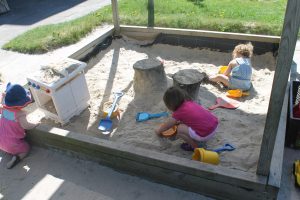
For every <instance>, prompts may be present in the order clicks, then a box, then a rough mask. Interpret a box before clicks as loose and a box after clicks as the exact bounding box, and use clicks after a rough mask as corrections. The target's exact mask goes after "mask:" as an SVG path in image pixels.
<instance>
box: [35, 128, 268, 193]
mask: <svg viewBox="0 0 300 200" xmlns="http://www.w3.org/2000/svg"><path fill="white" fill-rule="evenodd" d="M29 139H30V140H31V141H33V142H34V143H45V144H49V145H52V146H57V147H59V148H66V147H67V146H68V148H70V149H71V150H73V151H78V152H81V151H83V150H84V149H83V148H88V149H86V152H85V153H86V154H89V152H88V151H94V150H95V149H97V151H99V152H102V153H103V154H107V155H110V157H112V158H113V157H119V158H124V159H129V160H130V159H131V160H134V161H136V162H140V163H144V164H147V165H151V166H157V167H161V168H164V169H168V170H172V171H179V172H182V173H184V174H190V175H193V176H198V177H201V178H205V179H211V180H215V181H219V182H224V183H229V184H233V185H237V186H238V187H243V188H249V189H253V190H258V191H262V190H263V188H264V187H265V185H266V183H267V182H266V181H267V177H263V176H259V175H256V174H255V173H247V172H243V171H239V170H233V169H229V168H225V167H222V166H213V165H209V164H205V163H200V162H198V161H192V160H188V159H185V158H180V157H176V156H170V155H167V154H163V153H159V152H154V151H149V150H146V149H142V148H138V147H132V146H129V145H125V144H120V143H116V142H112V141H108V140H104V139H99V138H95V137H92V136H88V135H84V134H79V133H74V132H70V131H67V130H63V129H59V128H54V127H48V126H45V125H40V126H39V127H37V128H36V129H33V130H31V131H29ZM58 142H62V143H63V144H59V143H58ZM75 146H77V147H78V149H77V148H75ZM68 148H67V149H68ZM67 149H66V150H67Z"/></svg>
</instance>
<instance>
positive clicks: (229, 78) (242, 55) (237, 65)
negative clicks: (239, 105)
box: [209, 42, 253, 90]
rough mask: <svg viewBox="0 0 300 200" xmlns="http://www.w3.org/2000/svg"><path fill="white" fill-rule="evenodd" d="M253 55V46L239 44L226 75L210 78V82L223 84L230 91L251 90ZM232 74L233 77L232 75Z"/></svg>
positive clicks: (233, 53)
mask: <svg viewBox="0 0 300 200" xmlns="http://www.w3.org/2000/svg"><path fill="white" fill-rule="evenodd" d="M252 54H253V46H252V44H251V43H250V42H249V43H247V44H239V45H237V46H235V48H234V50H233V52H232V57H233V59H232V60H231V61H230V62H229V64H228V68H227V70H226V71H225V72H224V74H218V75H215V76H211V77H209V80H210V81H213V82H221V83H222V84H224V85H225V86H227V87H229V88H230V89H241V90H249V89H250V87H251V76H252V66H251V61H250V58H251V57H252ZM230 74H231V75H230Z"/></svg>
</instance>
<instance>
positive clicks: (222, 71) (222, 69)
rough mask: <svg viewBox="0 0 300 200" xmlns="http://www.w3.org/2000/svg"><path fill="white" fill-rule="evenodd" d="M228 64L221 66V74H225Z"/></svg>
mask: <svg viewBox="0 0 300 200" xmlns="http://www.w3.org/2000/svg"><path fill="white" fill-rule="evenodd" d="M227 68H228V66H226V65H224V66H221V67H220V69H219V72H218V73H219V74H224V73H225V72H226V70H227Z"/></svg>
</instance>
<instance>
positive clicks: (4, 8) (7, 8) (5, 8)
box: [0, 0, 10, 14]
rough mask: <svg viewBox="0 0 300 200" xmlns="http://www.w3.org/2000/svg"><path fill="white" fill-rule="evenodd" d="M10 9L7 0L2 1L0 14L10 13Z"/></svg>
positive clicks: (0, 2)
mask: <svg viewBox="0 0 300 200" xmlns="http://www.w3.org/2000/svg"><path fill="white" fill-rule="evenodd" d="M9 10H10V9H9V7H8V4H7V2H6V0H0V14H2V13H6V12H8V11H9Z"/></svg>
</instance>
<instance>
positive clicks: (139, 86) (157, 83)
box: [133, 58, 168, 97]
mask: <svg viewBox="0 0 300 200" xmlns="http://www.w3.org/2000/svg"><path fill="white" fill-rule="evenodd" d="M133 69H134V82H133V88H134V91H135V94H136V95H139V96H143V97H145V96H149V95H150V96H153V95H154V94H155V93H164V92H165V90H166V89H167V86H168V85H167V84H168V82H167V76H166V73H165V70H164V66H163V63H162V62H161V61H159V60H158V59H155V58H148V59H143V60H139V61H137V62H136V63H134V64H133Z"/></svg>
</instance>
